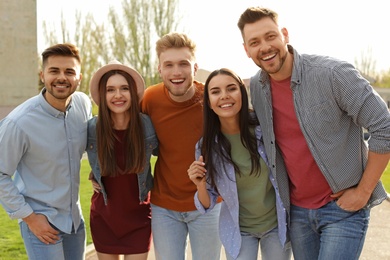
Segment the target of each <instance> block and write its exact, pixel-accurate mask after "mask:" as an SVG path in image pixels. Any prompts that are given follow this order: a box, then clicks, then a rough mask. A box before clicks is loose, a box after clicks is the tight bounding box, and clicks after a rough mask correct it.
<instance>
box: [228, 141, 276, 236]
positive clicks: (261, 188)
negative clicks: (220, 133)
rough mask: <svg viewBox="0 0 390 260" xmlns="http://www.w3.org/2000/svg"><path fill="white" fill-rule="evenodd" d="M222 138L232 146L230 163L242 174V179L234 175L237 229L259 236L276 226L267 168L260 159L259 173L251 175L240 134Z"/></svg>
mask: <svg viewBox="0 0 390 260" xmlns="http://www.w3.org/2000/svg"><path fill="white" fill-rule="evenodd" d="M224 135H225V136H226V138H227V139H228V140H229V141H230V144H231V146H232V151H231V157H232V160H233V161H234V163H235V164H236V165H237V166H238V167H239V169H240V171H241V176H240V175H239V174H238V173H236V183H237V192H238V203H239V221H240V230H241V231H244V232H248V233H261V232H265V231H268V230H270V229H273V228H274V227H276V226H277V216H276V199H275V190H274V187H273V186H272V183H271V182H270V180H269V177H268V167H267V165H266V164H265V162H264V161H263V159H262V158H261V159H260V163H261V172H260V174H259V175H258V176H256V174H252V175H250V170H251V159H250V154H249V151H248V150H247V149H246V148H245V147H244V146H243V144H242V143H241V140H240V134H234V135H227V134H224Z"/></svg>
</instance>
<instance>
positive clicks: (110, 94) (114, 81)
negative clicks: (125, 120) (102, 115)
mask: <svg viewBox="0 0 390 260" xmlns="http://www.w3.org/2000/svg"><path fill="white" fill-rule="evenodd" d="M106 101H107V107H108V109H109V110H111V112H112V113H113V114H126V112H127V110H129V108H130V106H131V95H130V86H129V84H128V82H127V80H126V78H125V77H124V76H122V75H120V74H114V75H112V76H111V77H109V78H108V80H107V84H106Z"/></svg>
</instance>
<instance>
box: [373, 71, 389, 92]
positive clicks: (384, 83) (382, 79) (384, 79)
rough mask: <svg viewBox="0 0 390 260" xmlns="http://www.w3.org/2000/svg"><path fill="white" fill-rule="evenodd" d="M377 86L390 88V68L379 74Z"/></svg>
mask: <svg viewBox="0 0 390 260" xmlns="http://www.w3.org/2000/svg"><path fill="white" fill-rule="evenodd" d="M375 87H380V88H390V69H389V70H388V71H386V72H382V74H381V75H379V77H378V79H377V82H376V83H375Z"/></svg>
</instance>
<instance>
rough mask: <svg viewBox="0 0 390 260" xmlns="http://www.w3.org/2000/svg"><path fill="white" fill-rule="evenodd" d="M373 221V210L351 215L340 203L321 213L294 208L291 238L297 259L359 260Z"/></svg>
mask: <svg viewBox="0 0 390 260" xmlns="http://www.w3.org/2000/svg"><path fill="white" fill-rule="evenodd" d="M369 219H370V210H369V209H361V210H359V211H356V212H348V211H345V210H342V209H341V208H340V207H339V206H338V205H337V204H336V201H331V202H329V203H328V204H326V205H325V206H323V207H321V208H319V209H305V208H301V207H297V206H293V205H291V228H290V237H291V245H292V249H293V254H294V259H295V260H313V259H318V260H328V259H332V260H339V259H340V260H349V259H350V260H356V259H359V256H360V253H361V252H362V248H363V244H364V239H365V237H366V232H367V228H368V222H369Z"/></svg>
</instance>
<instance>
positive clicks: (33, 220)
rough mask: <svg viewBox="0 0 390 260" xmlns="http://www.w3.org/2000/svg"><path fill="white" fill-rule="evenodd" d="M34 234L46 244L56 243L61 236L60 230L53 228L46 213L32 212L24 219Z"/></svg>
mask: <svg viewBox="0 0 390 260" xmlns="http://www.w3.org/2000/svg"><path fill="white" fill-rule="evenodd" d="M23 221H24V222H26V224H27V226H28V228H29V229H30V230H31V232H33V234H34V235H35V236H36V237H37V238H38V239H39V240H40V241H42V243H45V244H47V245H48V244H55V242H56V241H58V240H59V239H60V238H59V236H58V233H59V232H58V231H57V230H55V229H54V228H52V226H51V225H50V224H49V221H47V218H46V216H45V215H42V214H35V213H32V214H30V215H29V216H27V217H25V218H24V219H23Z"/></svg>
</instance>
